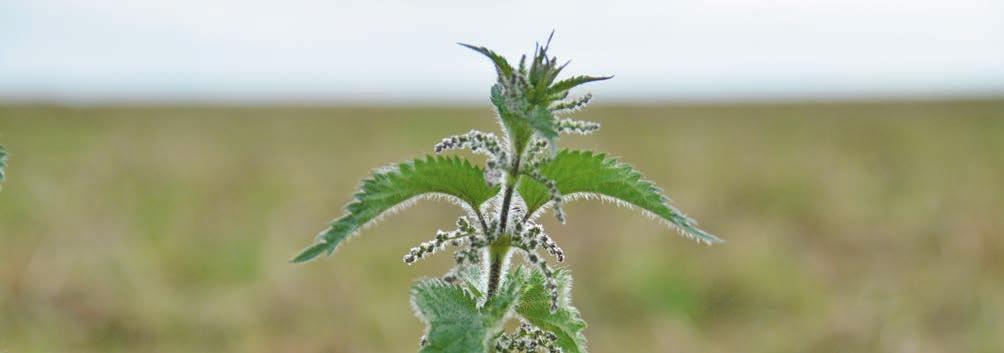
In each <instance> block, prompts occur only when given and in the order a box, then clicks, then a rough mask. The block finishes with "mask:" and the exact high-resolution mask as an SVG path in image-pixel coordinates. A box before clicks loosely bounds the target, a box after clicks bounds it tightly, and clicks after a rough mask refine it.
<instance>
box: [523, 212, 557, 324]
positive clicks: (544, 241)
mask: <svg viewBox="0 0 1004 353" xmlns="http://www.w3.org/2000/svg"><path fill="white" fill-rule="evenodd" d="M514 230H515V232H516V234H515V235H513V238H512V245H513V246H514V247H516V248H517V249H520V250H523V255H524V256H525V257H526V261H527V262H529V263H531V264H533V265H534V266H537V267H539V268H540V272H541V273H543V274H544V277H545V280H546V283H547V291H548V294H549V295H550V297H551V311H552V312H554V311H557V310H558V300H559V298H560V295H561V294H560V293H559V291H558V281H557V278H555V273H554V269H552V268H551V266H550V265H548V264H547V261H545V260H544V259H543V258H542V257H541V256H540V255H538V254H537V249H544V251H546V252H547V253H548V254H550V255H551V256H554V258H555V259H557V260H558V262H564V261H565V251H564V250H562V249H561V247H559V246H558V244H557V243H555V242H554V240H552V239H551V237H550V236H549V235H547V233H544V228H543V227H542V226H541V225H540V224H537V223H534V222H526V224H523V223H516V227H515V229H514Z"/></svg>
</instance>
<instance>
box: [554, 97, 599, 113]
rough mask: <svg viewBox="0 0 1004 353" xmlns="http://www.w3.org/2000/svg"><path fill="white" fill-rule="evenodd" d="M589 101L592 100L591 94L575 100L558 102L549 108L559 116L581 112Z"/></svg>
mask: <svg viewBox="0 0 1004 353" xmlns="http://www.w3.org/2000/svg"><path fill="white" fill-rule="evenodd" d="M591 100H593V94H592V93H586V95H584V96H582V97H579V98H577V99H572V100H569V101H564V102H559V103H557V104H555V105H553V106H551V111H552V112H555V113H559V114H568V113H574V112H577V111H579V110H582V108H585V107H586V104H589V101H591Z"/></svg>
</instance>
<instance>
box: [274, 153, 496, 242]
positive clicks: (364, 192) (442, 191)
mask: <svg viewBox="0 0 1004 353" xmlns="http://www.w3.org/2000/svg"><path fill="white" fill-rule="evenodd" d="M497 193H498V187H490V186H488V184H487V183H486V182H485V177H484V171H483V170H482V169H481V168H479V167H477V166H475V165H473V164H471V163H470V162H469V161H467V160H465V159H461V158H458V157H442V156H435V157H432V156H430V157H427V158H425V159H416V160H414V161H411V162H406V163H402V164H399V165H397V166H395V167H393V168H391V169H389V170H383V171H378V172H376V173H374V174H373V175H372V176H370V177H369V178H368V179H366V180H364V181H363V183H362V187H361V190H360V191H359V192H358V193H356V194H355V200H354V201H353V202H351V203H349V204H348V206H346V207H345V208H346V213H345V215H344V216H342V217H341V218H338V219H336V220H334V221H333V222H331V227H330V228H328V229H327V230H325V231H323V232H321V234H319V235H318V236H317V244H314V245H311V246H309V247H307V248H306V249H304V250H303V251H302V252H301V253H300V254H299V255H297V256H296V257H294V258H293V259H292V262H304V261H308V260H311V259H313V258H315V257H317V256H318V255H320V254H321V253H324V252H326V253H328V254H331V252H332V251H334V250H335V248H336V247H337V246H338V244H339V243H341V242H342V241H343V240H345V239H346V238H348V237H349V236H351V235H353V234H355V233H356V232H358V231H359V230H360V229H361V228H362V227H364V226H365V225H367V224H369V223H371V222H373V221H374V220H375V219H377V218H379V217H380V216H382V215H384V214H385V213H387V212H388V211H393V210H396V209H399V208H402V207H406V206H408V205H410V203H411V202H413V201H415V200H417V199H420V198H423V197H425V198H428V197H444V198H446V199H448V200H451V201H454V202H456V203H458V204H460V205H461V206H463V207H466V208H469V209H477V207H479V206H480V205H481V204H482V203H484V202H485V201H487V200H488V199H489V198H491V197H492V196H494V195H495V194H497Z"/></svg>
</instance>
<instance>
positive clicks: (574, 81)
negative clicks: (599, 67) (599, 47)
mask: <svg viewBox="0 0 1004 353" xmlns="http://www.w3.org/2000/svg"><path fill="white" fill-rule="evenodd" d="M611 78H613V76H584V75H583V76H573V77H569V78H566V79H564V80H561V81H558V82H557V83H555V84H554V85H551V87H550V88H549V89H548V92H550V93H551V94H552V95H556V94H561V93H562V92H565V91H568V90H570V89H572V88H575V87H576V86H579V85H582V84H586V83H589V82H593V81H603V80H609V79H611Z"/></svg>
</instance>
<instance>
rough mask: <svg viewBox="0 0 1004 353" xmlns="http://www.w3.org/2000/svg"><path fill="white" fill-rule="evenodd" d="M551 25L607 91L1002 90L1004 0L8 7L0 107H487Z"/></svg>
mask: <svg viewBox="0 0 1004 353" xmlns="http://www.w3.org/2000/svg"><path fill="white" fill-rule="evenodd" d="M551 29H556V30H557V34H556V36H555V41H554V44H553V45H552V51H553V53H554V54H556V55H558V57H559V58H573V59H574V60H573V61H572V64H571V65H570V66H569V68H567V69H566V71H567V72H570V73H585V74H615V75H616V77H615V78H614V79H613V80H611V81H607V82H603V83H599V84H595V85H592V86H590V87H589V90H590V91H592V92H594V93H595V94H596V95H597V96H598V98H599V100H600V101H603V100H607V101H618V100H630V99H640V100H694V99H696V100H705V99H721V100H730V99H776V98H781V99H803V98H808V99H826V98H834V97H837V98H874V97H900V96H902V97H915V96H987V95H1001V94H1004V0H774V1H771V0H632V1H623V0H622V1H618V0H605V1H588V0H578V1H544V0H537V1H491V2H484V1H476V0H463V1H461V0H455V1H443V0H426V1H414V0H413V1H386V0H361V1H339V0H327V1H305V0H285V1H277V0H276V1H253V0H239V1H237V0H234V1H230V0H223V1H220V0H79V1H78V0H3V1H0V101H17V100H53V101H65V102H107V101H121V100H126V101H237V102H247V101H321V102H343V101H348V102H451V101H460V102H478V101H482V100H485V99H486V95H487V91H488V87H489V86H490V84H491V81H492V79H493V72H492V69H491V68H490V66H489V63H488V62H487V61H486V60H485V59H484V58H482V57H480V56H478V55H477V54H475V53H473V52H470V51H469V50H467V49H463V48H461V47H459V46H457V45H456V44H455V42H458V41H461V42H470V43H476V44H484V45H486V46H489V47H491V48H494V49H496V50H497V51H500V52H501V53H503V54H504V55H506V56H508V57H510V58H517V57H518V55H519V54H521V53H524V52H527V51H531V50H532V49H533V43H534V42H535V41H538V40H542V39H544V38H545V37H546V36H547V34H548V33H549V32H550V31H551Z"/></svg>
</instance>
